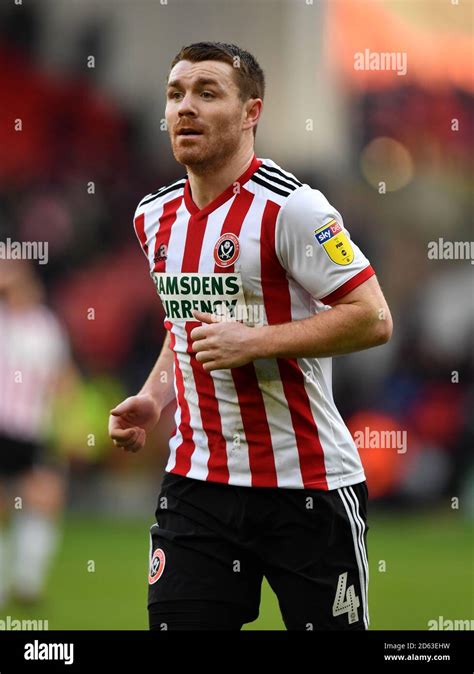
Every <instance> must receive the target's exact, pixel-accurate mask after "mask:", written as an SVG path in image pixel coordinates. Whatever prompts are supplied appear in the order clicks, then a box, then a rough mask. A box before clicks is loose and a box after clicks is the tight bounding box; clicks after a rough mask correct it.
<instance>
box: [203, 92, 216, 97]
mask: <svg viewBox="0 0 474 674" xmlns="http://www.w3.org/2000/svg"><path fill="white" fill-rule="evenodd" d="M201 96H205V97H206V98H208V97H210V98H214V94H213V93H212V91H203V92H202V94H201Z"/></svg>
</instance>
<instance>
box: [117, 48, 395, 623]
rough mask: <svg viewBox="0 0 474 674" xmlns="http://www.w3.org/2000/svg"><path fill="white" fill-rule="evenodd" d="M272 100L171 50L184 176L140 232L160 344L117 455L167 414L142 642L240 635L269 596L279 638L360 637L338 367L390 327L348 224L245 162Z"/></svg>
mask: <svg viewBox="0 0 474 674" xmlns="http://www.w3.org/2000/svg"><path fill="white" fill-rule="evenodd" d="M264 86H265V82H264V74H263V72H262V70H261V68H260V66H259V65H258V63H257V62H256V60H255V58H254V57H253V56H252V55H251V54H249V53H248V52H246V51H244V50H242V49H240V48H239V47H237V46H236V45H228V44H222V43H197V44H194V45H190V46H188V47H185V48H183V49H182V50H181V51H180V53H179V54H178V55H177V56H176V57H175V59H174V60H173V63H172V65H171V72H170V74H169V80H168V87H167V107H166V120H167V125H168V130H169V133H170V138H171V143H172V148H173V153H174V156H175V158H176V160H177V161H178V162H179V163H180V164H182V165H184V166H185V167H186V169H187V175H186V176H184V177H183V178H182V179H180V180H177V181H175V182H174V183H172V184H170V185H167V186H164V187H162V188H161V189H159V190H158V191H157V192H155V193H153V194H149V195H147V196H146V197H144V198H143V199H142V201H141V202H140V203H139V205H138V208H137V210H136V213H135V221H134V224H135V231H136V234H137V237H138V239H139V241H140V244H141V247H142V249H143V252H144V253H145V256H146V258H147V261H148V264H149V268H150V273H151V275H152V278H153V281H154V283H155V285H156V288H157V291H158V294H159V295H160V298H161V300H162V302H163V306H164V310H165V314H166V319H165V327H166V328H167V330H168V336H167V338H166V339H165V344H164V346H163V349H162V352H161V354H160V356H159V358H158V361H157V363H156V365H155V367H154V369H153V370H152V372H151V374H150V376H149V378H148V380H147V381H146V383H145V384H144V386H143V388H142V390H141V391H140V393H139V394H138V395H137V396H133V397H131V398H128V399H127V400H125V401H124V402H122V403H121V404H120V405H118V406H117V407H116V408H115V409H114V410H112V411H111V416H110V419H109V430H110V435H111V437H112V438H113V440H114V442H115V444H116V445H118V446H120V447H123V448H125V449H126V450H128V451H133V452H135V451H138V450H139V449H140V448H141V447H143V445H144V442H145V438H146V434H147V433H148V432H149V431H150V430H151V429H152V428H153V427H154V426H155V425H156V423H157V421H158V419H159V417H160V413H161V411H162V410H163V408H164V407H165V406H166V404H167V403H168V402H169V401H170V400H171V399H172V398H173V396H175V395H176V398H177V404H178V406H177V411H176V417H175V420H176V431H175V434H174V436H173V437H172V438H171V440H170V456H169V459H168V464H167V466H166V469H165V476H164V479H163V483H162V487H161V492H160V497H159V501H158V508H157V510H156V524H154V525H153V526H152V528H151V532H150V534H151V545H150V569H149V577H148V582H149V594H148V609H149V620H150V628H151V629H156V630H160V629H211V630H212V629H240V628H241V627H242V625H243V624H244V623H246V622H250V621H252V620H255V619H256V618H257V616H258V612H259V604H260V588H261V583H262V579H263V577H264V576H265V577H266V578H267V579H268V581H269V583H270V585H271V587H272V588H273V590H274V591H275V593H276V595H277V597H278V600H279V604H280V609H281V612H282V616H283V619H284V622H285V625H286V627H287V628H288V629H299V630H308V629H315V630H316V629H337V630H347V629H358V630H363V629H368V625H369V614H368V605H367V601H368V600H367V589H368V561H367V551H366V537H367V513H366V508H367V487H366V483H365V475H364V471H363V467H362V464H361V462H360V458H359V455H358V452H357V448H356V446H355V444H354V441H353V439H352V437H351V435H350V433H349V431H348V429H347V427H346V425H345V424H344V422H343V420H342V418H341V416H340V414H339V412H338V410H337V408H336V406H335V403H334V400H333V397H332V385H331V356H334V355H340V354H345V353H350V352H353V351H358V350H361V349H367V348H370V347H373V346H377V345H380V344H383V343H385V342H387V341H388V339H389V338H390V335H391V330H392V321H391V317H390V312H389V309H388V307H387V304H386V302H385V299H384V297H383V294H382V291H381V289H380V286H379V284H378V282H377V279H376V277H375V272H374V270H373V269H372V267H371V265H370V263H369V261H368V260H367V258H366V257H365V256H364V255H363V253H362V252H361V250H360V249H359V248H358V247H357V246H356V244H355V243H354V242H352V241H351V240H350V237H349V234H348V232H347V230H346V229H345V227H344V224H343V221H342V217H341V215H340V213H339V212H338V211H337V210H336V209H335V208H334V207H333V206H332V205H331V204H330V203H329V202H328V201H327V200H326V198H325V197H324V196H323V194H321V192H319V191H318V190H316V189H312V188H311V187H310V186H309V185H306V184H302V183H301V182H300V181H299V180H298V179H297V178H296V177H295V176H294V175H293V174H291V173H290V172H288V171H285V170H284V169H282V168H281V167H279V166H278V165H277V164H276V163H275V162H273V161H272V160H270V159H258V158H257V157H256V156H255V153H254V140H255V131H256V127H257V123H258V122H259V119H260V115H261V112H262V105H263V96H264ZM295 104H297V101H295Z"/></svg>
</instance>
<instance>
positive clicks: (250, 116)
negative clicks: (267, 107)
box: [243, 98, 263, 129]
mask: <svg viewBox="0 0 474 674" xmlns="http://www.w3.org/2000/svg"><path fill="white" fill-rule="evenodd" d="M244 107H245V117H244V125H243V128H244V129H251V128H253V127H254V126H257V124H258V122H259V120H260V117H261V115H262V112H263V101H262V99H261V98H249V100H248V101H246V102H245V104H244Z"/></svg>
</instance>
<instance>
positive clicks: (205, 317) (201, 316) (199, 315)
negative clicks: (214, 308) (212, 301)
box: [192, 309, 217, 323]
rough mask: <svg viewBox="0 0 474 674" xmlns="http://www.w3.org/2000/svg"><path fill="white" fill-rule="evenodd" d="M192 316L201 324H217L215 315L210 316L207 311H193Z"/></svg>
mask: <svg viewBox="0 0 474 674" xmlns="http://www.w3.org/2000/svg"><path fill="white" fill-rule="evenodd" d="M192 314H193V316H194V318H195V319H196V320H197V321H201V323H216V321H217V318H216V317H215V316H213V314H208V313H207V312H205V311H198V310H197V309H193V310H192Z"/></svg>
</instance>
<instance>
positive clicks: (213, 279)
mask: <svg viewBox="0 0 474 674" xmlns="http://www.w3.org/2000/svg"><path fill="white" fill-rule="evenodd" d="M151 276H152V278H153V282H154V283H155V286H156V291H157V293H158V295H159V296H160V298H161V301H162V302H163V308H164V310H165V314H166V317H167V318H168V320H170V321H178V322H179V321H193V320H195V318H194V316H193V314H192V310H193V309H197V310H198V311H204V312H207V313H210V314H217V315H220V316H223V315H224V316H227V317H228V318H234V319H235V320H239V321H247V319H248V312H247V306H246V303H245V297H244V293H243V290H242V279H241V276H240V272H232V273H227V274H225V273H223V274H200V273H195V274H169V273H159V272H151Z"/></svg>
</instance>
